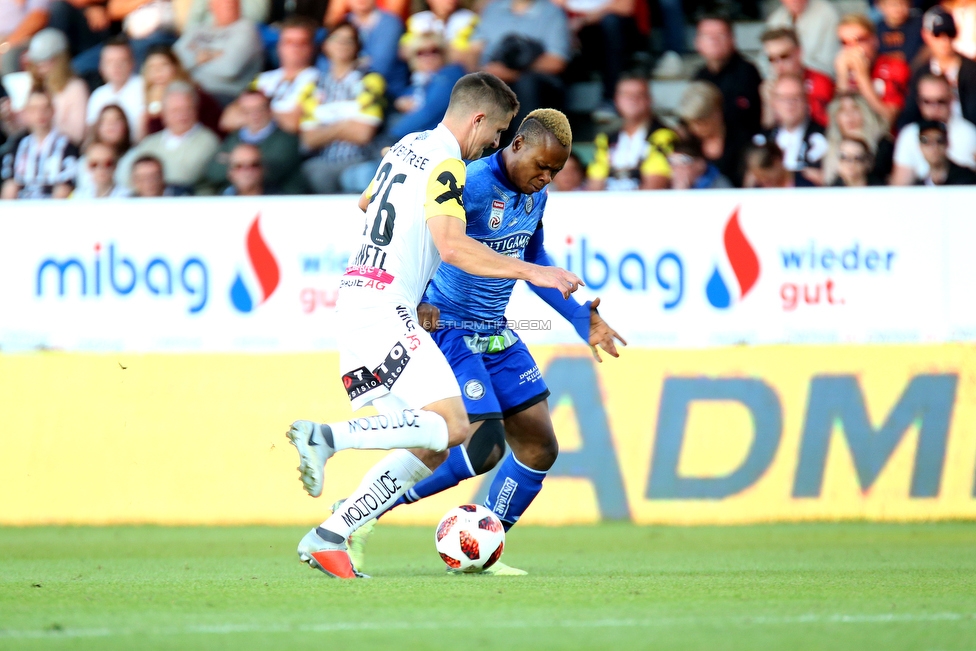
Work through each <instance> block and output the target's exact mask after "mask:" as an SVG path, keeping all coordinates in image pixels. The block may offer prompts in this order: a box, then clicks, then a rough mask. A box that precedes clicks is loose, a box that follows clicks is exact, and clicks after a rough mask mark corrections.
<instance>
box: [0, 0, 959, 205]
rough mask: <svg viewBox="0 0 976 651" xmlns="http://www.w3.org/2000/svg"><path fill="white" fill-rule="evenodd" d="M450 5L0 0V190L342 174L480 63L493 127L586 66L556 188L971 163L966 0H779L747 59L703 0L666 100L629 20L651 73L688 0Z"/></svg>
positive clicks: (350, 183) (807, 176) (280, 183)
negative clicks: (494, 114)
mask: <svg viewBox="0 0 976 651" xmlns="http://www.w3.org/2000/svg"><path fill="white" fill-rule="evenodd" d="M418 1H422V0H414V2H418ZM460 3H461V0H427V2H426V3H425V4H424V5H423V6H422V7H416V6H411V2H410V0H328V1H324V0H303V1H301V2H299V1H294V2H281V1H280V0H0V74H2V84H0V198H2V199H6V200H9V199H16V198H76V197H83V198H96V197H128V196H140V197H142V196H180V195H189V194H197V195H200V194H224V195H262V194H307V193H316V194H331V193H358V192H361V191H362V190H363V189H364V188H365V187H366V185H368V183H369V180H370V178H371V177H372V176H373V174H374V172H375V168H376V163H377V161H378V160H379V158H380V156H381V152H382V151H383V148H384V147H386V146H389V145H391V144H393V143H394V142H396V141H397V140H398V139H400V138H401V137H403V136H404V135H406V134H407V133H410V132H413V131H420V130H424V129H430V128H433V127H434V126H435V125H436V124H437V123H438V122H439V121H440V119H441V117H442V116H443V114H444V111H445V109H446V106H447V103H448V99H449V96H450V92H451V88H452V87H453V85H454V83H455V82H456V81H457V80H458V79H460V77H461V76H463V75H464V74H465V73H466V72H468V71H472V70H479V69H480V70H486V71H488V72H491V73H493V74H495V75H497V76H498V77H500V78H501V79H503V80H504V81H506V82H507V83H508V84H509V85H510V86H511V87H512V88H513V90H515V92H516V93H517V95H518V97H519V100H520V102H521V108H520V111H521V112H520V115H518V116H516V117H515V119H514V120H513V122H512V129H511V130H514V128H515V127H517V125H518V123H519V122H520V120H521V118H522V116H523V115H524V114H525V113H527V112H528V111H531V110H533V109H535V108H539V107H543V106H545V107H555V108H563V107H564V106H565V105H566V92H567V89H568V87H569V86H570V85H571V84H573V83H575V82H586V81H594V80H599V81H600V84H599V85H600V88H601V91H600V95H601V98H602V101H601V103H600V106H599V108H598V109H597V110H596V111H594V112H593V117H594V118H596V122H597V123H600V122H601V121H604V120H605V121H606V122H607V123H610V124H612V125H613V126H614V127H615V128H614V129H613V130H611V131H609V132H601V133H596V135H595V136H594V137H593V143H592V146H591V147H589V148H586V147H584V148H582V151H583V152H585V153H584V155H583V156H582V157H580V156H578V155H574V156H572V157H571V158H570V160H569V162H568V163H567V166H566V168H565V169H564V170H563V171H562V172H561V173H560V174H559V175H557V178H556V181H555V182H554V183H553V186H552V187H553V189H554V190H556V191H601V190H616V191H627V190H638V189H641V190H658V189H669V188H673V189H700V188H724V187H793V186H810V187H813V186H865V185H885V184H891V185H913V184H919V185H944V184H950V185H952V184H962V183H973V182H974V181H976V171H974V170H976V60H974V59H973V58H972V57H973V56H974V55H976V1H974V0H955V1H952V2H942V3H935V2H912V1H911V0H876V1H875V2H874V4H873V7H872V9H871V12H872V13H870V14H868V13H857V14H848V15H844V16H841V15H839V13H838V11H837V8H836V5H835V4H833V3H831V2H829V1H828V0H781V2H780V6H779V7H778V8H776V9H775V11H773V12H772V14H770V16H769V17H768V19H767V22H766V31H765V33H764V34H763V35H762V38H761V43H762V48H763V55H764V57H765V58H764V59H763V60H762V61H756V60H750V57H748V56H746V55H744V54H743V53H742V52H740V51H739V49H738V47H737V44H736V36H735V30H734V29H733V27H734V26H733V23H732V22H731V20H730V19H729V17H728V15H727V14H723V13H704V14H701V15H699V16H697V20H696V29H695V37H694V40H693V47H694V49H695V51H696V52H697V53H698V55H699V56H700V60H701V65H700V67H699V68H698V69H697V70H695V71H693V73H692V75H691V80H690V81H689V82H688V83H687V84H686V87H685V90H684V92H683V94H682V96H681V98H680V101H679V102H678V103H677V109H676V111H675V114H674V115H664V116H661V115H657V114H656V112H655V110H654V102H653V97H652V84H651V83H650V78H651V74H649V72H650V71H649V67H648V65H647V64H648V63H649V61H650V59H649V57H648V56H647V55H648V43H649V40H648V33H649V27H650V25H649V17H650V15H651V13H652V10H654V11H657V10H658V9H659V10H660V13H661V14H662V16H663V18H664V22H665V25H664V27H665V31H664V35H665V39H664V40H665V48H666V50H667V51H666V52H665V54H664V55H663V56H662V57H660V60H659V61H658V65H657V67H656V68H655V74H657V75H659V76H660V75H665V76H667V75H668V74H670V73H668V71H667V69H668V68H674V65H675V58H674V57H675V56H678V64H677V65H678V68H679V69H680V68H681V66H682V63H681V61H682V60H681V59H680V54H681V53H683V52H684V51H685V47H686V45H685V42H684V29H685V22H684V21H685V15H684V13H683V9H684V8H687V6H688V5H687V4H685V6H684V7H683V6H682V3H681V2H679V1H677V0H661V1H660V2H656V1H655V2H649V1H648V0H478V1H477V2H476V3H475V4H474V5H472V6H470V7H462V6H461V4H460ZM696 4H697V3H696ZM705 4H712V5H714V4H716V3H705ZM718 4H720V5H721V4H727V3H718ZM738 4H739V5H740V8H747V7H750V6H752V5H754V3H738ZM655 5H659V7H657V6H655ZM414 9H419V10H417V11H412V10H414ZM753 10H754V9H747V11H753ZM757 63H759V64H760V65H759V66H758V67H757V65H756V64H757ZM760 70H763V71H764V72H765V74H763V73H761V72H760ZM662 71H663V72H662ZM672 72H674V71H673V70H672ZM598 115H599V116H602V117H597V116H598ZM607 116H609V117H607ZM572 117H573V119H574V122H575V121H577V120H589V116H579V115H574V116H572ZM587 124H588V125H592V124H593V122H590V121H588V122H587ZM511 130H510V131H511Z"/></svg>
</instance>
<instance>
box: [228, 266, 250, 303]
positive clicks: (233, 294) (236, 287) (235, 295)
mask: <svg viewBox="0 0 976 651" xmlns="http://www.w3.org/2000/svg"><path fill="white" fill-rule="evenodd" d="M230 302H231V303H233V304H234V307H236V308H237V309H238V310H239V311H241V312H245V313H247V312H250V311H251V310H253V309H254V301H252V300H251V294H250V292H248V291H247V287H245V286H244V279H243V278H241V274H239V273H238V274H237V278H235V279H234V284H233V285H231V287H230Z"/></svg>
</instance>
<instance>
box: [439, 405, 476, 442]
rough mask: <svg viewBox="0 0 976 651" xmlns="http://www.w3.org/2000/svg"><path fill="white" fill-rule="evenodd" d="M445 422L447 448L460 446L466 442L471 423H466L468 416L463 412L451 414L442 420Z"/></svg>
mask: <svg viewBox="0 0 976 651" xmlns="http://www.w3.org/2000/svg"><path fill="white" fill-rule="evenodd" d="M444 420H445V421H446V422H447V444H448V447H454V446H455V445H461V444H462V443H464V442H465V441H467V440H468V433H469V432H470V431H471V423H469V422H468V415H467V414H466V413H464V412H461V414H460V415H458V414H451V415H450V416H449V417H448V418H445V419H444Z"/></svg>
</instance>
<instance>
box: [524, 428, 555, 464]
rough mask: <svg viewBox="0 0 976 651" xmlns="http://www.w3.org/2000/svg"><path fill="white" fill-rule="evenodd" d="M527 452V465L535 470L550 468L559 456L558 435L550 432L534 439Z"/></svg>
mask: <svg viewBox="0 0 976 651" xmlns="http://www.w3.org/2000/svg"><path fill="white" fill-rule="evenodd" d="M525 453H526V456H527V457H528V459H527V460H526V461H524V462H523V463H525V464H526V465H527V466H529V467H530V468H532V469H533V470H540V471H547V470H549V469H550V468H552V465H553V464H554V463H556V457H558V456H559V442H558V441H556V435H555V434H554V433H552V432H550V433H549V436H546V437H544V438H540V439H538V440H536V441H533V442H532V444H531V445H530V446H529V449H528V450H525ZM520 461H521V459H520Z"/></svg>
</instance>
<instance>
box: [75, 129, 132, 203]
mask: <svg viewBox="0 0 976 651" xmlns="http://www.w3.org/2000/svg"><path fill="white" fill-rule="evenodd" d="M118 163H119V157H118V154H116V153H115V148H114V147H112V146H110V145H106V144H103V143H100V142H92V143H91V144H90V145H88V147H86V148H85V166H86V167H87V171H88V174H89V175H90V176H91V183H90V184H89V185H87V186H85V187H84V188H77V189H76V190H75V191H74V192H72V193H71V198H72V199H108V198H112V199H120V198H124V197H129V196H132V192H130V191H129V189H128V188H126V187H125V186H124V185H119V184H117V183H116V182H115V168H116V166H117V165H118Z"/></svg>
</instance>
